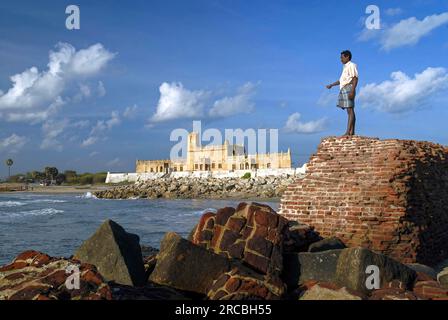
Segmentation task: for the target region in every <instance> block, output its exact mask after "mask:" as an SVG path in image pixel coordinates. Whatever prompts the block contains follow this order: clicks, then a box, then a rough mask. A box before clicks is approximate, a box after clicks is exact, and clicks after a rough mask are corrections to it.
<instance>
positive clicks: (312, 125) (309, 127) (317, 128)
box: [285, 112, 327, 134]
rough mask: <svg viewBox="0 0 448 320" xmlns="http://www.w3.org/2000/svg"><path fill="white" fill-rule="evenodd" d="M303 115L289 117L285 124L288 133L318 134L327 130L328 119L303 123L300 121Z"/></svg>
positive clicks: (296, 113) (296, 114) (295, 114)
mask: <svg viewBox="0 0 448 320" xmlns="http://www.w3.org/2000/svg"><path fill="white" fill-rule="evenodd" d="M300 118H301V114H300V113H298V112H295V113H293V114H291V115H290V116H289V117H288V120H287V121H286V124H285V130H286V131H287V132H296V133H308V134H309V133H317V132H321V131H324V130H325V125H326V122H327V119H325V118H322V119H319V120H315V121H309V122H302V121H300Z"/></svg>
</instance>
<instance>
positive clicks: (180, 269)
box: [149, 232, 231, 295]
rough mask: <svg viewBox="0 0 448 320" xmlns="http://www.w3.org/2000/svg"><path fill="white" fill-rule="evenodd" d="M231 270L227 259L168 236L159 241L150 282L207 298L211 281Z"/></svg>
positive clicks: (173, 234) (174, 236)
mask: <svg viewBox="0 0 448 320" xmlns="http://www.w3.org/2000/svg"><path fill="white" fill-rule="evenodd" d="M230 268H231V262H230V260H229V259H227V258H226V257H223V256H220V255H217V254H215V253H213V252H211V251H209V250H207V249H205V248H202V247H199V246H197V245H195V244H193V243H192V242H190V241H188V240H185V239H183V238H182V237H180V236H179V235H178V234H176V233H174V232H169V233H167V234H165V236H164V238H163V239H162V241H161V244H160V252H159V254H158V255H157V264H156V266H155V269H154V271H153V272H152V273H151V275H150V278H149V279H150V280H151V281H152V282H155V283H158V284H161V285H166V286H170V287H173V288H176V289H179V290H184V291H190V292H197V293H200V294H203V295H206V294H207V293H208V291H209V289H210V288H211V286H212V284H213V282H214V280H216V279H217V278H218V277H220V276H221V275H222V274H223V273H226V272H227V271H229V270H230Z"/></svg>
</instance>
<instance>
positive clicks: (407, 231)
mask: <svg viewBox="0 0 448 320" xmlns="http://www.w3.org/2000/svg"><path fill="white" fill-rule="evenodd" d="M279 211H280V214H282V215H283V216H285V217H286V218H288V219H290V220H298V221H300V222H302V223H306V224H309V225H312V226H314V227H315V229H316V231H318V232H319V233H320V235H321V236H323V237H329V236H337V237H339V238H340V239H341V240H343V241H344V242H345V243H346V244H347V245H348V246H364V247H367V248H370V249H372V250H375V251H377V252H381V253H384V254H387V255H389V256H391V257H393V258H396V259H398V260H400V261H402V262H406V263H409V262H421V263H426V264H433V263H436V262H438V261H440V260H442V259H444V258H448V147H444V146H442V145H439V144H434V143H430V142H420V141H413V140H396V139H388V140H379V139H378V138H368V137H360V136H354V137H343V138H336V137H328V138H325V139H323V140H322V141H321V144H320V145H319V147H318V150H317V153H315V154H314V155H313V156H312V157H311V159H310V161H309V164H308V171H307V174H306V176H305V177H304V178H302V179H298V180H297V181H296V182H294V183H293V184H291V185H290V186H289V187H288V189H287V190H286V191H285V193H284V195H283V197H282V199H281V204H280V209H279Z"/></svg>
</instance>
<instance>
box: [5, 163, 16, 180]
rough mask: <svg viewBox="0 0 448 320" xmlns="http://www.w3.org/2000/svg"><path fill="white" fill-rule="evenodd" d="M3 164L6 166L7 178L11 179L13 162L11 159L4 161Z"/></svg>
mask: <svg viewBox="0 0 448 320" xmlns="http://www.w3.org/2000/svg"><path fill="white" fill-rule="evenodd" d="M5 164H6V165H7V166H8V178H10V177H11V166H12V165H13V164H14V161H12V159H8V160H6V161H5Z"/></svg>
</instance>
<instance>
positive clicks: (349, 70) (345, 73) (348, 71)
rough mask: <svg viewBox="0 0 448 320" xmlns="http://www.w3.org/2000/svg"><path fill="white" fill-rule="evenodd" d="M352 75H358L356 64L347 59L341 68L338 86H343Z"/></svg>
mask: <svg viewBox="0 0 448 320" xmlns="http://www.w3.org/2000/svg"><path fill="white" fill-rule="evenodd" d="M354 77H358V66H357V65H356V64H355V63H353V62H351V61H349V62H347V63H346V64H344V68H343V69H342V74H341V77H340V78H339V88H341V89H342V88H344V87H345V86H346V85H348V84H349V83H350V82H351V81H352V79H353V78H354Z"/></svg>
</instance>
